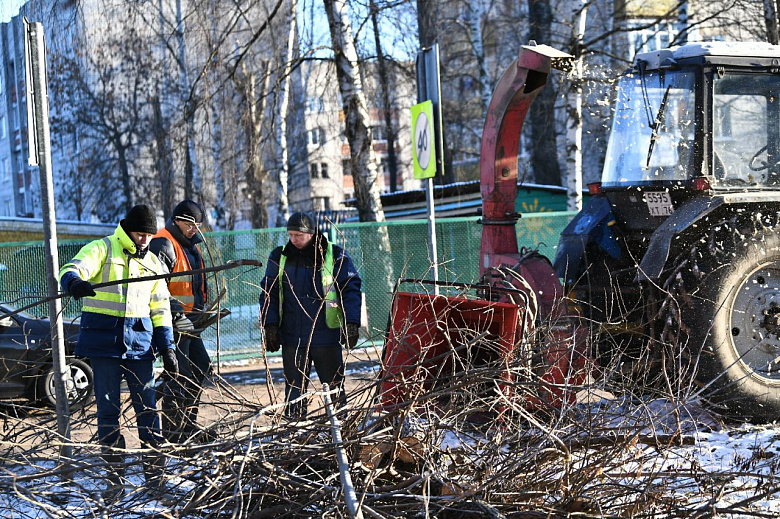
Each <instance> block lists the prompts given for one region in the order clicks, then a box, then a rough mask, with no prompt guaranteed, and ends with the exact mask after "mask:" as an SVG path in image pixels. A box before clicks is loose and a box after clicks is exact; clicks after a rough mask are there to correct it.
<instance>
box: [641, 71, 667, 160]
mask: <svg viewBox="0 0 780 519" xmlns="http://www.w3.org/2000/svg"><path fill="white" fill-rule="evenodd" d="M671 88H672V85H669V86H668V87H666V91H665V92H664V98H663V99H662V100H661V106H659V107H658V113H657V114H655V118H654V119H653V120H652V121H650V123H649V124H650V128H652V130H653V133H652V134H651V135H650V147H649V148H648V149H647V167H648V168H649V167H650V157H652V156H653V148H654V147H655V141H656V139H658V129H659V128H661V126H663V124H664V121H666V102H667V101H668V100H669V90H671ZM647 106H649V104H648V105H647Z"/></svg>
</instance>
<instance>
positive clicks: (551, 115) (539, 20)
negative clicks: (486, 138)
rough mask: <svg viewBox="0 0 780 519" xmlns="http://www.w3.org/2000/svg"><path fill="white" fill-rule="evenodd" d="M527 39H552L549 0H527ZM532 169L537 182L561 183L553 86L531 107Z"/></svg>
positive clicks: (539, 40) (540, 94)
mask: <svg viewBox="0 0 780 519" xmlns="http://www.w3.org/2000/svg"><path fill="white" fill-rule="evenodd" d="M528 15H529V21H530V27H531V28H530V31H529V34H528V37H529V39H531V40H535V41H536V42H537V43H539V44H549V43H550V40H551V33H552V30H551V27H552V19H553V16H552V8H551V7H550V2H549V0H528ZM530 112H531V113H530V121H531V150H530V153H531V170H532V171H533V175H534V180H535V181H536V182H537V183H539V184H548V185H553V186H560V185H561V168H560V165H559V164H558V147H557V145H556V136H555V90H553V89H552V88H543V89H542V91H541V92H540V93H539V95H538V97H537V98H536V100H535V101H534V102H533V104H531V108H530Z"/></svg>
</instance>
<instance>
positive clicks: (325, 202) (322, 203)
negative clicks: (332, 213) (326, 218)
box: [313, 196, 330, 211]
mask: <svg viewBox="0 0 780 519" xmlns="http://www.w3.org/2000/svg"><path fill="white" fill-rule="evenodd" d="M313 202H314V210H315V211H329V210H330V198H328V197H327V196H315V197H314V200H313Z"/></svg>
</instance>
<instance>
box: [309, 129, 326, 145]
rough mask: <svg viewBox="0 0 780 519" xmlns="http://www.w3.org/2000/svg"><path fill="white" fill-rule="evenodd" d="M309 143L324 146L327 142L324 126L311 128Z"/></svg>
mask: <svg viewBox="0 0 780 519" xmlns="http://www.w3.org/2000/svg"><path fill="white" fill-rule="evenodd" d="M309 144H310V145H311V146H318V147H319V146H322V145H323V144H325V130H323V129H322V128H314V129H313V130H309Z"/></svg>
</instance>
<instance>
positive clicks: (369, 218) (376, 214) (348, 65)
mask: <svg viewBox="0 0 780 519" xmlns="http://www.w3.org/2000/svg"><path fill="white" fill-rule="evenodd" d="M323 1H324V3H325V12H326V13H327V16H328V24H329V26H330V36H331V40H332V43H333V54H334V58H335V62H336V76H337V78H338V82H339V91H340V92H341V100H342V103H343V110H344V122H345V124H346V135H347V141H348V142H349V150H350V158H351V160H350V164H351V168H352V178H353V180H354V182H355V198H356V199H357V209H358V215H359V216H360V221H361V222H384V221H385V213H384V210H383V209H382V202H381V201H380V199H379V186H378V185H377V161H376V156H375V154H374V146H373V142H372V140H371V131H370V127H369V124H370V119H369V114H368V108H367V105H366V98H365V94H364V93H363V85H362V82H361V80H360V70H359V68H358V55H357V49H356V48H355V40H354V38H353V36H352V28H351V25H350V22H349V17H348V12H347V8H346V4H345V2H344V0H323ZM363 236H364V238H365V239H364V241H363V243H364V245H365V244H366V242H367V241H369V240H372V241H373V240H376V242H375V245H374V243H372V244H371V245H370V247H371V248H369V249H365V248H364V251H371V252H368V253H367V254H369V255H370V256H369V257H364V258H360V259H361V260H362V263H363V264H364V265H367V264H370V265H372V266H375V267H374V270H372V273H374V275H376V276H377V279H382V280H383V281H384V290H385V291H387V292H388V293H392V291H393V287H394V286H395V276H394V274H393V265H392V261H390V258H391V257H392V249H391V246H390V235H389V233H388V230H387V226H386V225H382V226H379V227H377V228H376V234H375V235H374V236H366V235H363Z"/></svg>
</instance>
